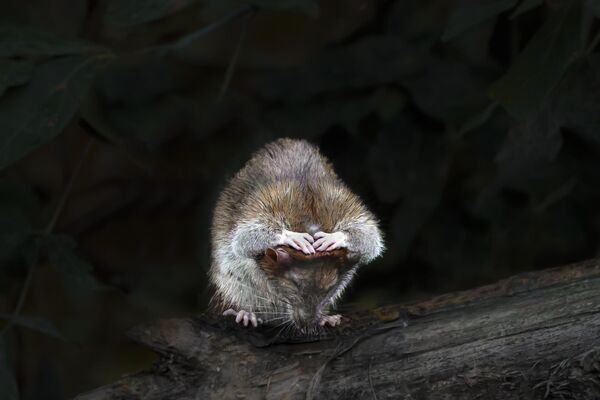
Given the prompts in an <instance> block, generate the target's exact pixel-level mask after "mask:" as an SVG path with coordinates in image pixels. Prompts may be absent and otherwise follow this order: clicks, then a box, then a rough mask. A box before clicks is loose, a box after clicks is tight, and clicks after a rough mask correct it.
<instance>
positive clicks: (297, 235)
mask: <svg viewBox="0 0 600 400" xmlns="http://www.w3.org/2000/svg"><path fill="white" fill-rule="evenodd" d="M314 241H315V239H313V237H312V236H311V235H310V234H308V233H302V232H292V231H286V230H284V231H283V233H282V234H281V238H280V239H279V243H278V244H285V245H288V246H290V247H293V248H294V249H296V250H300V251H302V252H303V253H304V254H314V253H315V249H314V247H313V245H312V243H313V242H314Z"/></svg>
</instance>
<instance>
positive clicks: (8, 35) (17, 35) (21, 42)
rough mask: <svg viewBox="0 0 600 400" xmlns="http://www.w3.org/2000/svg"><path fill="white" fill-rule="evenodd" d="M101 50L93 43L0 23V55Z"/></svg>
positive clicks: (57, 53)
mask: <svg viewBox="0 0 600 400" xmlns="http://www.w3.org/2000/svg"><path fill="white" fill-rule="evenodd" d="M103 51H105V50H104V49H102V48H101V47H99V46H97V45H95V44H93V43H88V42H84V41H82V40H66V39H61V38H58V37H56V36H53V35H52V34H50V33H48V32H44V31H40V30H37V29H35V28H32V27H29V26H24V25H14V24H6V23H5V24H0V57H30V56H62V55H74V54H87V53H99V52H103Z"/></svg>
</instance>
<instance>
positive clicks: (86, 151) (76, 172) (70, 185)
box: [44, 139, 94, 235]
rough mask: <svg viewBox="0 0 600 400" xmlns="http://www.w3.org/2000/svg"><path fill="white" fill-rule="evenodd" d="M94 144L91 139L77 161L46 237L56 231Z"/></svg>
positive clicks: (47, 228) (46, 231)
mask: <svg viewBox="0 0 600 400" xmlns="http://www.w3.org/2000/svg"><path fill="white" fill-rule="evenodd" d="M93 144H94V142H93V140H92V139H89V141H88V143H87V145H86V146H85V148H84V149H83V153H81V157H79V161H77V165H75V169H74V170H73V173H72V174H71V177H70V178H69V181H68V182H67V186H66V187H65V191H64V192H63V194H62V196H61V198H60V200H59V201H58V205H57V206H56V209H55V210H54V214H52V218H51V219H50V222H48V225H47V226H46V229H45V230H44V233H45V234H46V235H49V234H51V233H52V231H53V230H54V228H55V226H56V222H57V221H58V217H60V214H61V213H62V211H63V209H64V208H65V204H66V202H67V199H68V198H69V195H70V194H71V190H72V189H73V184H74V183H75V179H76V178H77V176H78V175H79V171H80V170H81V166H82V165H83V161H84V160H85V159H86V157H87V155H88V154H89V152H90V150H91V149H92V146H93Z"/></svg>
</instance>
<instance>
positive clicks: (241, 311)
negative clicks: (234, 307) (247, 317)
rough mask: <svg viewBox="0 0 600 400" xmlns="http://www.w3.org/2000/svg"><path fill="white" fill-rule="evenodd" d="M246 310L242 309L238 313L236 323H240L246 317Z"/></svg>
mask: <svg viewBox="0 0 600 400" xmlns="http://www.w3.org/2000/svg"><path fill="white" fill-rule="evenodd" d="M244 313H245V311H244V310H240V312H238V313H237V317H235V323H236V324H239V323H240V321H241V320H242V319H243V318H244Z"/></svg>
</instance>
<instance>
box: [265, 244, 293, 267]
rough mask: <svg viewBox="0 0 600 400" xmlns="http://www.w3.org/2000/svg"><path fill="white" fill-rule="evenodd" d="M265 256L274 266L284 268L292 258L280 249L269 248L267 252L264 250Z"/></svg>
mask: <svg viewBox="0 0 600 400" xmlns="http://www.w3.org/2000/svg"><path fill="white" fill-rule="evenodd" d="M265 256H266V257H267V259H268V260H269V261H270V262H271V263H273V264H274V265H276V266H284V265H287V264H289V263H290V261H292V257H291V256H290V255H289V254H288V252H287V251H285V250H283V249H282V248H280V247H275V248H273V247H269V248H268V249H267V250H265Z"/></svg>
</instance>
